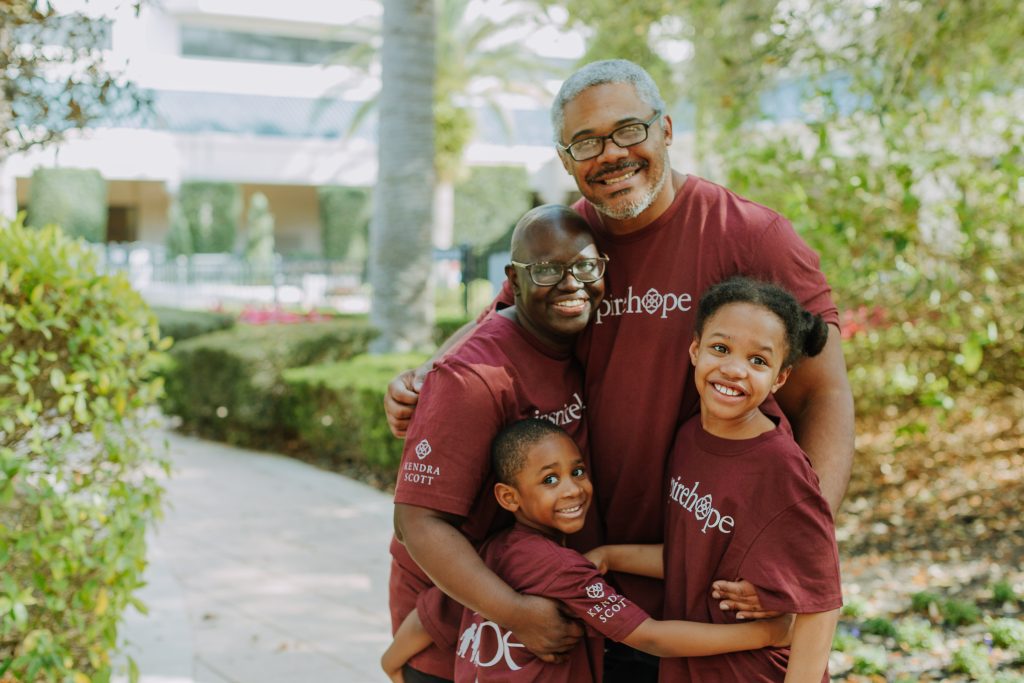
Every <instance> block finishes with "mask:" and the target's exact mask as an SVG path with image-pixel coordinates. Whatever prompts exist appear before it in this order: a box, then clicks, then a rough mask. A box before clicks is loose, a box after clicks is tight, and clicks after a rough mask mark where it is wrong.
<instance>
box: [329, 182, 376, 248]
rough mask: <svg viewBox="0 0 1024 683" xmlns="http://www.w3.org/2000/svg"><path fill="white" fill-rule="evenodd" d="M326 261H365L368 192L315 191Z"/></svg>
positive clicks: (333, 188) (353, 189) (349, 189)
mask: <svg viewBox="0 0 1024 683" xmlns="http://www.w3.org/2000/svg"><path fill="white" fill-rule="evenodd" d="M317 198H318V200H319V204H320V237H321V244H322V245H323V254H324V258H325V259H330V260H332V261H345V260H349V258H350V257H356V256H357V255H358V256H361V257H363V258H365V250H366V248H367V244H368V243H369V235H370V191H369V190H368V189H366V188H363V187H336V186H325V187H318V188H317Z"/></svg>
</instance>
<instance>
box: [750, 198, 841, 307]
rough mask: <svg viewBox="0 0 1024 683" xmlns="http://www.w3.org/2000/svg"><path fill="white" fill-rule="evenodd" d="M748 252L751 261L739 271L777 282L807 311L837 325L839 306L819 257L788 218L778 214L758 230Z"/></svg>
mask: <svg viewBox="0 0 1024 683" xmlns="http://www.w3.org/2000/svg"><path fill="white" fill-rule="evenodd" d="M749 255H750V257H751V263H749V264H747V265H746V266H745V268H746V269H745V270H744V271H743V272H745V273H746V274H748V275H754V276H760V277H762V278H766V279H769V280H771V281H773V282H777V283H778V284H780V285H782V286H783V287H785V288H786V289H788V290H789V291H790V292H791V293H792V294H793V296H795V297H796V298H797V300H798V301H799V302H800V303H801V304H802V305H803V307H804V308H806V309H807V310H808V311H810V312H811V313H814V314H816V315H820V316H821V317H822V318H824V319H825V322H826V323H831V324H833V325H836V326H838V325H839V309H837V308H836V305H835V303H834V302H833V301H832V289H831V288H830V287H829V286H828V282H827V281H826V280H825V275H824V274H823V273H822V272H821V259H819V258H818V254H816V253H815V252H814V250H813V249H811V248H810V247H809V246H807V243H806V242H804V241H803V239H801V237H800V236H799V235H798V234H797V233H796V230H794V229H793V226H792V225H791V224H790V222H789V221H788V220H786V219H785V218H783V217H782V216H779V217H778V218H777V219H776V220H775V221H774V222H773V223H772V224H771V225H770V226H768V228H766V229H765V230H763V231H761V236H760V240H759V244H757V245H756V246H755V248H754V249H751V250H750V252H749Z"/></svg>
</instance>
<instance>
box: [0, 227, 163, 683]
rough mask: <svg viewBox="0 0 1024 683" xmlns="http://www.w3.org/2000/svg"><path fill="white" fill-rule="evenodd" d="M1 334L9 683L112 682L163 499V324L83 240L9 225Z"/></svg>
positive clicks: (3, 658) (0, 554) (4, 653)
mask: <svg viewBox="0 0 1024 683" xmlns="http://www.w3.org/2000/svg"><path fill="white" fill-rule="evenodd" d="M0 339H2V341H3V343H2V344H0V678H3V680H8V679H9V678H11V677H13V679H14V680H18V681H26V682H32V683H36V682H37V681H53V682H56V681H76V682H77V681H82V680H85V681H88V680H94V681H106V680H109V678H110V675H111V663H110V662H111V654H112V653H113V651H114V650H115V649H116V648H117V644H118V643H117V640H118V639H117V633H118V624H119V623H120V621H121V617H122V615H123V614H124V611H125V609H126V608H127V607H128V605H130V604H131V605H136V606H139V605H138V603H137V602H136V599H135V598H133V597H132V594H133V593H134V592H135V591H136V590H137V589H138V588H139V587H140V586H141V585H142V583H143V581H142V573H143V570H144V568H145V566H146V544H145V532H146V528H147V526H148V525H149V523H150V522H151V521H152V520H153V519H154V517H156V516H157V515H158V514H159V509H160V502H161V496H162V489H161V487H160V485H159V484H158V482H157V481H156V480H155V479H154V478H153V475H154V474H155V472H154V469H155V468H154V465H162V466H166V462H165V461H164V460H163V459H162V458H160V457H157V456H155V455H154V454H153V451H152V450H151V448H150V446H149V445H148V443H147V440H146V429H145V427H146V424H145V420H144V418H143V417H142V415H143V409H145V408H147V407H149V406H151V405H152V404H153V402H154V401H155V400H156V398H157V395H158V394H159V391H160V383H159V381H158V380H154V381H150V380H149V379H147V378H148V377H150V376H151V374H150V373H151V363H152V362H153V360H154V348H155V347H157V348H162V347H163V346H164V345H163V344H161V343H160V342H159V333H158V330H157V325H156V319H155V318H154V316H153V315H152V314H151V313H150V311H149V309H148V308H147V307H146V305H145V303H144V302H143V301H142V299H141V298H140V297H139V295H138V294H137V293H136V292H135V291H133V290H132V288H131V286H130V285H129V283H128V281H127V280H126V279H125V278H124V277H121V276H106V275H100V274H98V270H97V264H96V260H95V257H94V255H93V254H92V253H91V250H89V249H88V248H86V247H85V246H84V245H83V244H82V243H81V242H80V241H77V240H71V239H69V238H68V237H67V236H65V235H64V234H63V233H62V232H61V231H60V230H59V229H57V228H55V227H48V228H43V229H41V230H26V229H24V228H23V227H22V226H21V225H20V224H19V223H13V224H12V223H10V222H7V221H3V220H0ZM4 673H6V675H7V677H4Z"/></svg>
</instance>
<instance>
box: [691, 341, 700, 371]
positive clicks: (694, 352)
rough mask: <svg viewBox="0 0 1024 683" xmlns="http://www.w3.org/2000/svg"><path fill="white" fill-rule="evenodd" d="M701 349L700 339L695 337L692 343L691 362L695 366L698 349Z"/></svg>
mask: <svg viewBox="0 0 1024 683" xmlns="http://www.w3.org/2000/svg"><path fill="white" fill-rule="evenodd" d="M699 348H700V337H698V336H697V335H693V341H692V342H690V362H691V363H693V364H694V365H696V364H697V349H699Z"/></svg>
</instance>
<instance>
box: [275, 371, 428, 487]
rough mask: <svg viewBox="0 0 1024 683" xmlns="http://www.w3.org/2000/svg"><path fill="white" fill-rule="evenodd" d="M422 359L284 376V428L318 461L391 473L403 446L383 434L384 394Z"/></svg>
mask: <svg viewBox="0 0 1024 683" xmlns="http://www.w3.org/2000/svg"><path fill="white" fill-rule="evenodd" d="M426 359H427V356H426V355H425V354H392V355H378V356H370V355H362V356H357V357H355V358H352V359H351V360H348V361H344V362H341V363H331V364H326V365H314V366H311V367H304V368H294V369H292V370H287V371H285V373H284V381H285V384H286V386H287V388H288V400H287V406H288V409H287V412H286V414H285V424H286V425H287V426H288V427H289V429H290V430H291V431H292V432H294V433H295V434H296V435H298V437H299V439H300V440H301V441H302V442H303V443H304V444H306V445H307V446H308V447H309V448H310V449H311V450H312V451H313V454H314V455H317V456H319V457H321V458H327V459H329V460H332V461H346V460H347V461H365V462H366V463H367V464H369V465H371V466H374V467H376V468H381V469H384V470H394V469H395V468H397V467H398V463H399V462H400V461H401V458H402V445H403V443H404V442H403V441H401V440H399V439H396V438H395V437H394V436H392V434H391V431H390V429H389V428H388V423H387V419H386V418H385V416H384V410H383V409H382V408H381V406H382V405H383V402H384V392H385V390H386V387H387V383H388V382H389V381H390V380H391V378H392V377H394V376H395V375H396V374H397V373H399V372H401V371H402V370H405V369H407V368H411V367H415V366H417V365H419V364H421V363H423V361H425V360H426Z"/></svg>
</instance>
